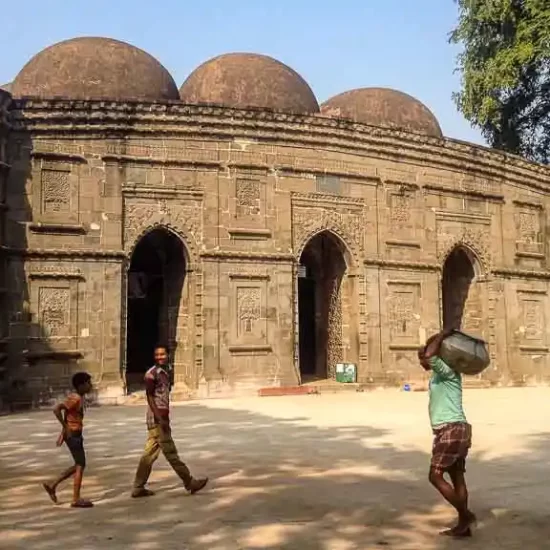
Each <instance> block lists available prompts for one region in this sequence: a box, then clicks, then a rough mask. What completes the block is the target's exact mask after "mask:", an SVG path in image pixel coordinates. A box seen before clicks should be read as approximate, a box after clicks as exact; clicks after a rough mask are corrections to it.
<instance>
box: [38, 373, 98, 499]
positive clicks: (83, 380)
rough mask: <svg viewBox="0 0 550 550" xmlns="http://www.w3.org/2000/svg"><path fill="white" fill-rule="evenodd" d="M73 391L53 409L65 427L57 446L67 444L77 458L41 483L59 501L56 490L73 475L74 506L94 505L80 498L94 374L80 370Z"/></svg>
mask: <svg viewBox="0 0 550 550" xmlns="http://www.w3.org/2000/svg"><path fill="white" fill-rule="evenodd" d="M72 383H73V387H74V389H75V392H74V393H71V394H70V395H69V396H68V397H67V399H65V401H64V402H63V403H59V404H58V405H57V406H56V407H55V408H54V410H53V413H54V414H55V417H56V418H57V419H58V420H59V422H60V423H61V426H62V430H61V434H59V437H58V438H57V446H58V447H60V446H61V445H63V442H65V443H66V444H67V447H68V448H69V451H70V452H71V455H72V457H73V460H74V464H73V465H72V466H71V467H70V468H69V469H68V470H65V471H64V472H63V473H62V474H61V475H60V476H59V477H58V478H57V479H56V480H55V481H53V482H52V483H44V484H43V485H42V486H43V487H44V490H45V491H46V492H47V493H48V495H49V496H50V498H51V499H52V501H53V502H54V503H55V504H57V495H56V493H55V491H56V489H57V486H58V485H59V484H60V483H61V482H62V481H65V480H66V479H69V478H70V477H74V484H73V500H72V503H71V506H72V507H73V508H91V507H92V506H93V504H92V502H90V501H89V500H85V499H82V498H80V488H81V487H82V476H83V474H84V468H86V454H85V452H84V439H83V438H82V428H83V419H84V396H85V395H86V394H87V393H90V391H92V377H91V376H90V375H89V374H88V373H87V372H78V373H76V374H75V375H74V376H73V379H72Z"/></svg>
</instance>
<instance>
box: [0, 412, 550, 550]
mask: <svg viewBox="0 0 550 550" xmlns="http://www.w3.org/2000/svg"><path fill="white" fill-rule="evenodd" d="M143 414H144V411H143V409H142V408H138V407H135V408H134V407H129V408H128V407H126V408H101V409H96V410H94V411H93V412H92V413H90V414H89V418H90V421H89V423H88V426H87V435H86V445H87V449H88V462H89V465H90V466H89V470H88V472H87V477H86V481H85V488H84V491H85V494H86V496H89V497H91V498H92V499H93V500H94V501H95V502H96V507H95V508H94V509H92V510H72V509H70V508H68V504H67V503H68V500H69V499H70V484H68V485H66V486H65V487H64V488H63V489H62V490H61V491H60V495H59V496H60V500H62V501H63V502H64V504H62V505H61V506H58V507H55V506H51V505H50V503H49V501H48V500H47V497H46V496H45V494H44V493H43V492H42V491H41V490H40V485H39V484H40V483H41V482H42V481H44V480H45V479H46V478H47V477H49V476H51V475H53V474H55V473H56V472H57V470H60V469H61V468H63V467H64V466H65V465H66V464H67V463H68V462H69V458H68V454H67V451H66V450H65V449H64V450H63V451H61V450H57V449H55V447H53V439H54V438H55V435H56V433H57V426H56V421H55V420H54V419H53V418H52V417H51V416H50V415H49V414H48V413H41V412H39V413H29V414H26V415H23V414H21V415H15V416H11V417H5V418H2V419H1V422H0V441H2V443H0V472H1V481H0V491H1V493H2V495H3V496H2V500H1V502H0V532H2V533H4V534H3V540H4V542H5V543H6V548H10V549H12V548H13V549H16V548H32V549H33V550H49V549H53V548H56V549H57V548H70V547H73V548H82V549H84V550H87V549H95V548H114V549H116V548H132V549H137V550H141V549H143V550H157V549H159V550H160V549H163V550H168V549H178V550H181V549H187V548H189V549H193V550H222V549H223V550H226V549H236V548H248V549H252V550H254V549H259V548H277V549H293V548H297V549H309V548H311V549H327V550H328V549H330V550H333V549H334V550H339V549H345V550H347V549H354V548H361V549H368V548H394V549H399V550H407V549H413V548H414V549H418V548H423V549H437V550H447V549H451V548H455V547H456V546H457V545H460V544H463V541H453V540H448V539H446V538H443V537H438V536H437V532H438V530H439V529H441V528H443V527H445V526H446V524H448V522H449V521H452V514H451V512H450V510H449V509H448V507H447V506H446V505H444V504H442V503H441V500H440V498H439V497H438V495H437V494H436V493H435V492H434V491H433V490H432V489H431V487H430V486H429V485H428V483H427V481H426V473H427V464H428V461H429V454H428V453H427V452H421V451H418V450H414V449H408V450H407V449H404V448H401V447H400V448H398V447H396V446H395V445H394V444H392V443H391V439H390V436H391V434H390V430H383V429H380V428H376V427H372V426H344V425H342V426H330V427H319V426H314V425H312V424H311V421H310V419H309V418H307V417H305V416H303V417H294V418H274V417H272V416H269V415H267V414H260V413H256V412H250V411H247V410H235V409H229V408H219V407H215V408H210V407H208V406H205V405H201V404H195V403H192V404H187V405H185V406H183V407H176V408H175V409H174V411H173V418H174V420H173V432H174V438H175V440H176V443H177V444H178V448H179V450H180V453H181V455H182V457H184V458H185V460H186V461H187V462H188V464H189V466H190V467H191V469H192V470H193V471H194V472H195V473H197V474H202V473H208V475H209V476H210V477H211V480H212V482H211V486H210V488H209V490H208V491H206V492H204V493H203V494H199V495H196V496H194V497H188V496H186V495H184V492H183V490H182V488H181V486H180V484H179V483H178V482H177V478H175V477H174V474H173V472H172V471H171V470H170V469H169V467H168V466H167V465H166V463H165V461H164V459H163V458H161V459H159V462H158V463H157V465H156V468H155V470H154V472H153V476H152V479H151V488H153V489H155V490H156V491H158V493H157V495H156V496H155V497H152V498H150V499H144V500H140V501H135V500H132V499H130V497H129V489H130V487H131V482H132V478H133V474H134V470H135V467H136V465H137V461H138V458H139V456H140V454H141V450H142V446H143V443H144V438H145V434H144V428H143ZM548 435H549V434H536V435H534V436H533V437H532V438H531V440H530V441H528V442H526V444H527V445H528V447H529V453H528V454H524V455H521V457H517V456H507V457H505V458H502V459H498V460H495V459H492V460H490V461H486V460H485V459H484V458H483V457H482V456H480V457H475V456H474V458H473V459H472V460H471V461H470V463H469V474H468V475H469V479H470V485H471V492H472V495H473V496H474V499H475V505H476V509H477V511H478V512H479V514H480V519H481V525H480V528H479V529H478V531H477V533H476V537H475V539H473V540H472V541H471V542H469V543H468V547H469V548H483V549H484V550H489V549H491V548H500V549H503V548H510V549H512V548H514V549H517V548H520V547H521V546H522V547H524V548H533V549H534V548H544V546H545V544H547V541H548V540H549V537H550V527H548V525H547V521H546V520H545V518H544V515H543V514H542V512H541V511H537V507H536V506H531V505H530V504H529V501H527V500H526V499H525V495H524V494H523V493H521V491H525V489H526V487H527V488H528V490H529V491H532V492H533V495H532V498H540V499H545V498H546V493H547V489H548V487H547V486H546V487H545V486H544V485H543V483H545V481H543V480H545V479H546V477H547V471H546V469H545V466H546V465H547V461H548V457H549V456H550V438H549V437H548ZM394 439H395V437H394ZM428 450H429V449H428ZM491 487H492V488H493V489H489V488H491ZM520 493H521V494H522V495H523V496H521V495H520ZM518 495H520V496H518ZM542 502H544V500H542ZM499 509H500V511H499ZM539 512H540V513H539ZM0 546H1V543H0Z"/></svg>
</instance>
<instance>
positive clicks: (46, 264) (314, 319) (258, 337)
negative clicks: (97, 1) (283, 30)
mask: <svg viewBox="0 0 550 550" xmlns="http://www.w3.org/2000/svg"><path fill="white" fill-rule="evenodd" d="M3 88H4V89H3V90H1V91H0V222H1V223H0V268H1V269H0V277H1V279H0V300H1V306H0V393H1V396H2V402H3V404H4V406H6V405H12V406H15V405H17V404H25V403H26V404H30V405H36V404H40V403H42V402H46V401H48V400H49V399H51V398H52V397H56V396H57V395H58V394H60V393H62V392H64V391H65V389H66V388H67V387H68V386H69V383H70V382H69V381H70V376H71V375H72V373H74V372H75V371H77V370H87V371H89V372H90V373H91V374H92V375H93V378H94V384H95V386H96V388H97V399H98V401H99V402H103V403H114V402H119V400H121V399H124V396H126V395H127V394H128V393H131V392H133V391H134V390H137V389H139V388H140V380H141V378H142V375H143V373H144V371H145V370H146V369H147V368H148V367H149V366H150V365H151V362H152V352H153V348H154V346H155V344H156V343H157V342H158V341H164V342H166V343H168V344H169V346H170V348H171V354H172V360H173V366H174V382H175V390H174V391H175V392H177V393H178V395H185V396H188V397H208V396H231V395H238V394H248V393H252V394H256V393H258V392H259V391H260V390H262V391H264V390H265V388H281V387H283V386H287V387H288V389H289V390H290V388H298V389H300V387H303V386H308V385H311V384H313V385H314V384H321V383H322V382H323V381H325V382H327V384H328V385H330V384H331V380H333V379H334V378H335V371H336V368H337V365H338V364H341V363H351V364H354V365H355V366H356V373H357V379H356V384H355V387H357V388H367V387H379V386H396V387H397V386H402V385H403V384H415V383H418V384H422V383H423V381H424V380H425V374H424V373H423V371H422V369H420V368H419V366H418V361H417V357H416V351H417V348H418V346H419V345H420V344H421V343H422V342H423V341H424V340H425V338H426V336H427V335H430V334H431V333H433V332H435V331H437V330H438V329H439V328H440V327H441V326H443V325H445V326H452V327H455V328H462V329H463V330H464V331H466V332H469V333H471V334H474V335H478V336H480V337H482V338H484V339H485V340H486V341H487V342H488V346H489V350H490V354H491V358H492V366H491V367H490V368H489V369H488V370H487V371H486V372H484V373H483V375H481V376H479V377H477V378H471V379H469V384H470V385H472V386H476V385H479V386H487V385H527V384H540V383H546V382H548V381H549V380H550V353H549V349H550V348H549V346H550V323H549V321H550V318H548V317H547V315H548V312H549V292H550V285H549V283H550V267H549V266H550V264H549V259H550V258H549V253H550V250H549V246H548V242H549V239H548V235H549V231H548V213H549V211H550V169H549V168H548V167H546V166H541V165H538V164H533V163H531V162H528V161H526V160H523V159H521V158H519V157H516V156H511V155H509V154H505V153H503V152H500V151H496V150H491V149H488V148H486V147H481V146H478V145H474V144H470V143H465V142H461V141H457V140H453V139H451V138H447V137H444V135H443V134H442V131H441V128H440V126H439V124H438V121H437V119H436V118H435V116H434V115H433V114H432V113H431V112H430V110H429V109H428V108H427V107H426V106H425V105H423V104H422V103H421V102H420V101H418V100H417V99H415V98H413V97H410V96H408V95H406V94H404V93H401V92H399V91H395V90H390V89H381V88H362V89H356V90H351V91H344V92H343V93H341V94H339V95H337V96H335V97H333V98H331V99H329V100H328V101H326V102H325V103H323V104H321V105H319V103H318V101H317V99H316V97H315V95H314V94H313V92H312V90H311V89H310V87H309V85H308V84H307V82H305V80H304V79H303V78H302V77H301V76H300V75H299V74H298V73H296V72H295V71H294V70H292V69H291V68H290V67H288V66H286V65H284V64H283V63H281V62H279V61H277V60H275V59H272V58H271V57H267V56H264V55H256V54H250V53H230V54H226V55H221V56H219V57H216V58H214V59H211V60H209V61H206V62H205V63H204V64H203V65H201V66H200V67H198V68H197V69H196V70H195V71H194V72H192V73H191V75H190V76H189V77H188V78H187V80H186V81H185V82H184V83H183V84H182V85H181V87H180V88H179V90H178V87H177V85H176V83H175V82H174V80H173V79H172V77H171V76H170V74H169V72H168V71H167V70H166V69H165V68H164V67H163V66H162V65H161V64H160V63H159V62H158V61H157V60H156V59H154V58H153V57H151V56H150V55H149V54H147V53H146V52H144V51H142V50H140V49H138V48H136V47H133V46H131V45H129V44H126V43H123V42H119V41H117V40H112V39H107V38H75V39H72V40H67V41H64V42H61V43H58V44H55V45H53V46H50V47H48V48H46V49H45V50H43V51H41V52H39V53H38V54H37V55H36V56H35V57H33V58H32V59H31V60H30V61H29V62H28V63H27V64H26V65H25V66H24V67H23V68H22V69H21V71H20V72H19V74H18V75H17V76H16V77H15V79H14V80H13V82H12V83H11V84H9V85H6V86H4V87H3ZM335 384H336V383H335ZM260 393H261V392H260Z"/></svg>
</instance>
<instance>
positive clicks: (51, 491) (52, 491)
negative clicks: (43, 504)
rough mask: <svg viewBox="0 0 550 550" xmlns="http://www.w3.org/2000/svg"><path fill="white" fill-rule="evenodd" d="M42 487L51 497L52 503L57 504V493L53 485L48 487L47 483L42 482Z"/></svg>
mask: <svg viewBox="0 0 550 550" xmlns="http://www.w3.org/2000/svg"><path fill="white" fill-rule="evenodd" d="M42 487H43V488H44V491H46V493H48V496H49V497H50V498H51V499H52V502H53V503H54V504H57V495H56V494H55V489H54V488H53V487H50V486H49V485H48V484H47V483H42Z"/></svg>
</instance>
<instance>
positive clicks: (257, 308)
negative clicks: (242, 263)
mask: <svg viewBox="0 0 550 550" xmlns="http://www.w3.org/2000/svg"><path fill="white" fill-rule="evenodd" d="M268 280H269V278H268V277H265V276H255V275H252V274H249V275H246V274H243V275H239V274H231V276H230V286H231V289H232V292H231V301H232V306H231V317H232V318H231V325H232V328H231V331H230V332H231V336H230V339H231V342H230V344H231V346H235V347H237V348H238V347H239V346H250V345H252V346H258V345H266V344H268V338H267V334H268V332H267V327H268V320H267V310H268V307H267V284H268Z"/></svg>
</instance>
